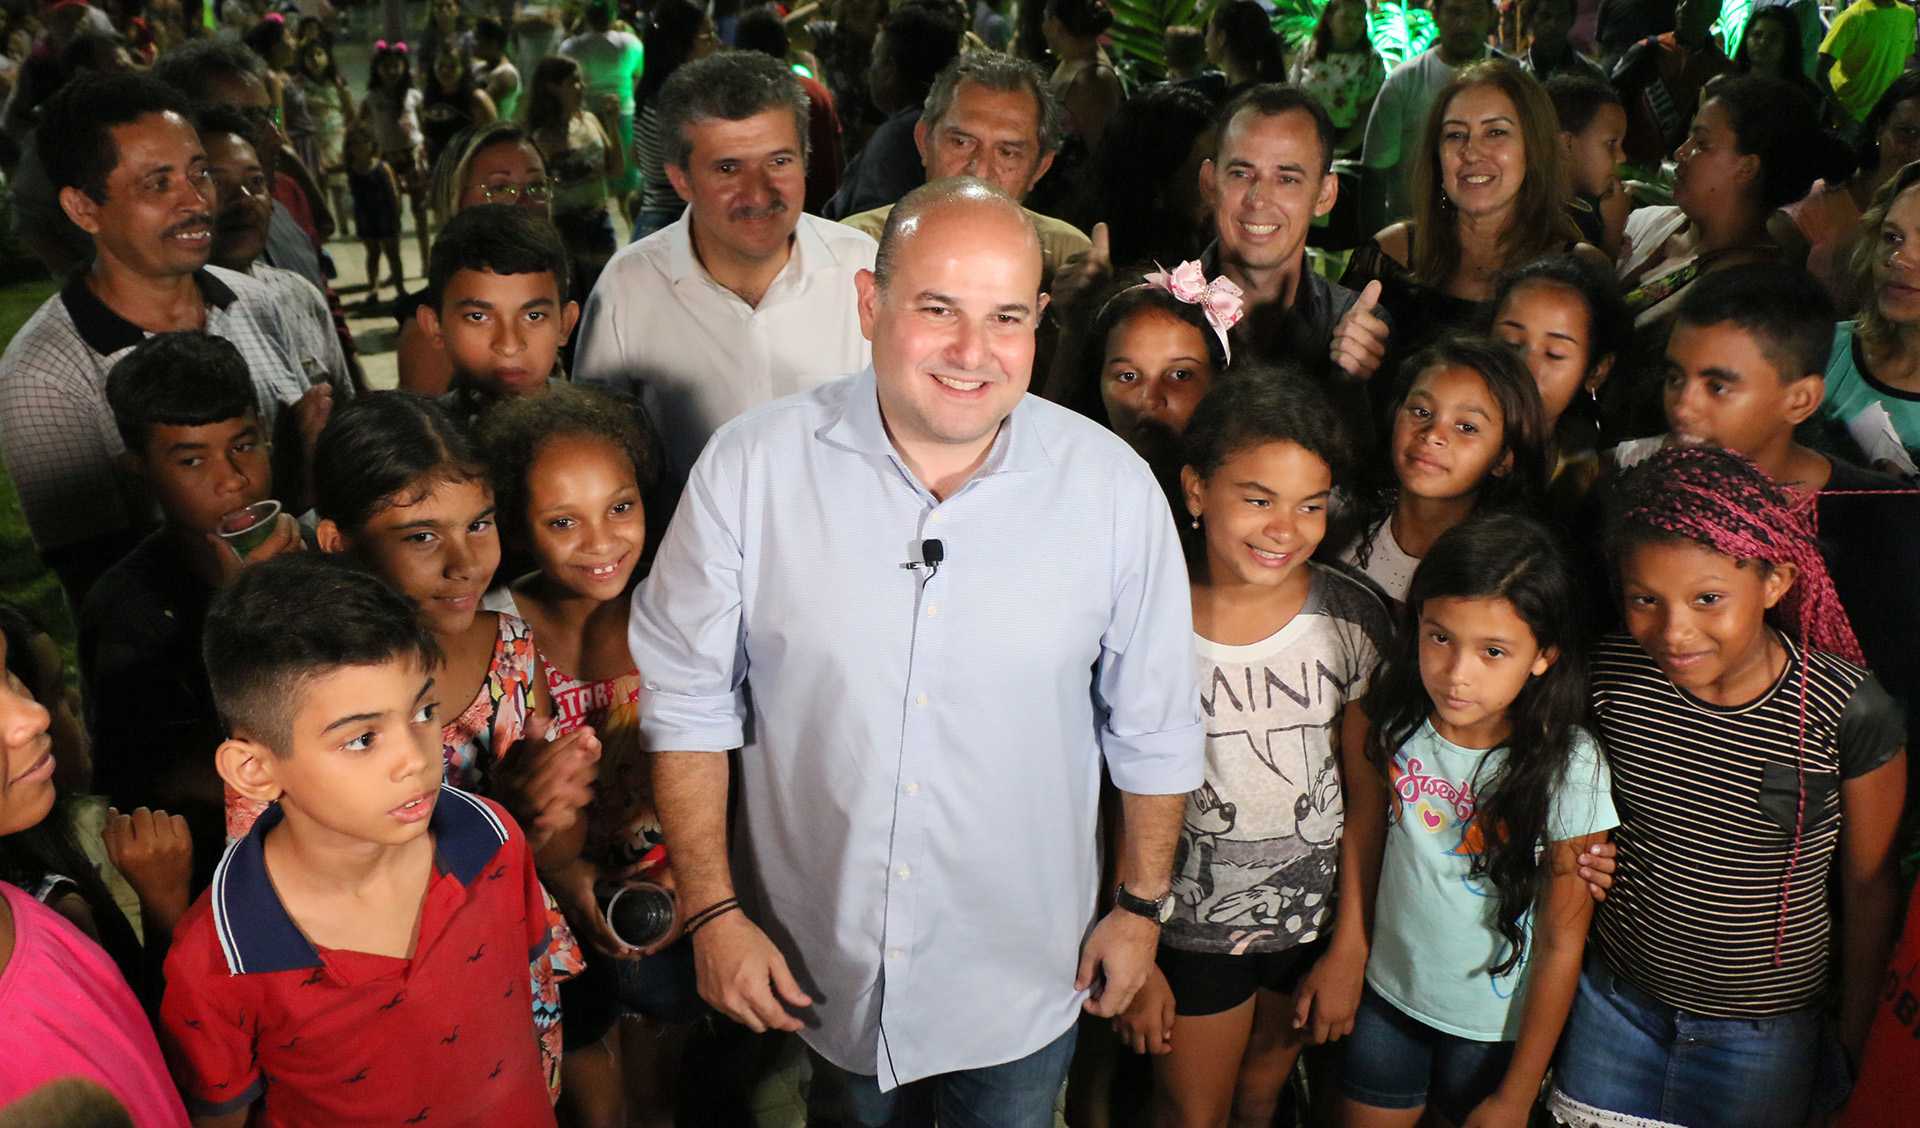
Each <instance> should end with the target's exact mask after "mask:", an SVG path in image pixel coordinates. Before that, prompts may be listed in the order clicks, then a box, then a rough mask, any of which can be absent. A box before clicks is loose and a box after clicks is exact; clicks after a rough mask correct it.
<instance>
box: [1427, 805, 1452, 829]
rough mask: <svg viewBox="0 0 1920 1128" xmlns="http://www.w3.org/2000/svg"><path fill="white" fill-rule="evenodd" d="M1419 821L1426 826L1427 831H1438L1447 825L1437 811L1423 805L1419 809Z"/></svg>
mask: <svg viewBox="0 0 1920 1128" xmlns="http://www.w3.org/2000/svg"><path fill="white" fill-rule="evenodd" d="M1420 821H1421V822H1423V823H1425V824H1427V829H1428V830H1439V829H1440V828H1441V827H1443V826H1445V825H1447V820H1446V819H1445V818H1443V817H1441V815H1440V812H1439V811H1436V810H1434V809H1433V808H1432V807H1428V806H1425V805H1422V806H1421V808H1420Z"/></svg>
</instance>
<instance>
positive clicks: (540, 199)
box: [480, 180, 553, 204]
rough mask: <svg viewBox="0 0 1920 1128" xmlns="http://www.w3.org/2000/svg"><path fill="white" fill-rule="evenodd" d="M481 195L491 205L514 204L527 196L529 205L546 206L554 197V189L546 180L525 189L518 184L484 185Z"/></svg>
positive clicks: (536, 182) (481, 188)
mask: <svg viewBox="0 0 1920 1128" xmlns="http://www.w3.org/2000/svg"><path fill="white" fill-rule="evenodd" d="M480 194H481V195H482V196H484V197H486V200H487V202H488V203H489V204H512V203H514V202H515V201H517V200H519V199H520V197H522V196H525V197H526V198H527V201H528V202H529V203H535V204H544V203H546V202H547V200H548V199H550V198H551V197H552V196H553V189H552V188H550V187H548V186H547V182H546V181H544V180H537V181H535V182H533V183H532V184H528V185H526V186H524V187H522V186H520V185H516V184H482V185H481V186H480Z"/></svg>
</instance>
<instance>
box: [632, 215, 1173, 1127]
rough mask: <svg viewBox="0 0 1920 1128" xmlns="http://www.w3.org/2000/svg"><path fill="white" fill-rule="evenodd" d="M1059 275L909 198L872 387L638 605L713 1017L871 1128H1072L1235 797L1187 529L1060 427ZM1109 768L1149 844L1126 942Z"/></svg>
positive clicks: (709, 466) (646, 718)
mask: <svg viewBox="0 0 1920 1128" xmlns="http://www.w3.org/2000/svg"><path fill="white" fill-rule="evenodd" d="M1040 269H1041V266H1040V248H1039V243H1038V240H1037V238H1036V237H1035V235H1034V232H1033V228H1032V226H1031V224H1030V223H1029V222H1028V221H1027V220H1026V218H1025V217H1024V216H1023V215H1022V214H1021V212H1020V210H1019V207H1018V205H1017V204H1015V203H1014V202H1013V201H1012V200H1011V199H1010V198H1009V197H1007V196H1006V195H1004V194H1003V193H1001V192H999V191H998V190H997V189H994V188H991V187H989V186H988V185H986V184H984V183H982V182H980V181H977V180H969V179H964V178H962V179H956V180H948V181H939V182H936V183H934V184H931V185H928V186H926V187H925V188H922V189H919V190H917V191H916V192H915V193H913V194H910V195H909V196H908V197H907V198H906V199H905V200H903V201H902V202H901V204H900V205H899V206H898V207H897V208H896V209H895V211H894V213H893V215H892V216H891V217H890V218H889V224H888V228H887V231H886V232H885V237H884V238H883V240H882V243H881V251H880V256H879V261H878V264H877V271H878V274H877V275H876V274H874V273H868V272H863V273H862V274H861V276H860V278H859V287H860V303H859V305H860V317H861V328H862V332H863V333H864V334H865V335H866V336H867V337H868V338H869V339H870V340H871V341H872V343H873V367H872V368H870V369H868V370H867V371H865V372H862V373H859V374H857V375H854V376H849V377H847V378H845V379H843V380H840V381H837V382H835V383H832V384H828V385H825V386H823V387H821V388H818V389H815V390H814V391H812V392H808V393H805V394H802V395H799V396H793V397H789V398H787V399H784V400H779V401H776V402H774V403H771V404H768V405H766V406H765V407H762V408H759V409H757V410H755V411H752V412H749V413H747V414H746V415H743V416H741V417H740V418H738V419H736V420H735V421H733V422H732V423H730V424H728V425H727V426H725V427H723V428H721V430H720V431H719V433H717V434H716V435H715V436H714V438H713V441H712V442H711V443H709V444H708V446H707V448H706V450H705V451H704V452H703V453H702V454H701V456H700V459H699V461H698V462H697V463H696V465H695V467H694V470H693V474H692V478H691V480H690V481H689V483H688V486H687V492H686V495H685V497H684V498H683V500H682V502H681V505H680V509H679V511H678V512H677V513H676V514H675V516H674V521H673V526H672V528H671V529H670V530H669V531H668V533H667V537H666V540H665V542H664V544H663V545H662V548H661V551H660V556H659V560H658V563H657V564H656V565H655V567H654V570H653V573H652V575H651V576H650V577H649V579H648V580H647V582H646V584H645V585H644V586H643V587H642V589H641V591H640V592H639V594H638V595H637V596H636V597H635V601H634V609H633V619H632V629H631V635H630V640H631V643H632V649H633V657H634V660H635V662H636V663H637V664H638V666H639V669H640V671H641V677H642V679H643V682H644V684H645V686H646V692H645V693H644V694H643V695H642V698H641V710H642V725H643V727H644V729H645V732H646V734H647V737H648V740H649V744H650V745H651V747H653V748H655V749H660V750H662V751H659V752H657V753H656V757H655V771H654V776H655V789H656V797H657V802H658V805H659V810H660V815H661V822H662V825H663V827H664V828H665V832H666V836H667V844H668V849H669V851H670V853H671V855H672V858H673V864H674V869H675V874H676V878H677V880H678V883H679V890H680V897H681V906H682V909H683V912H684V914H685V916H686V917H687V919H688V920H689V921H690V922H691V924H692V926H693V928H694V933H695V936H694V946H695V954H696V958H697V962H698V966H699V972H700V986H701V993H702V994H703V995H704V996H705V997H706V998H707V999H708V1000H709V1001H711V1002H713V1003H714V1004H715V1005H716V1006H717V1007H719V1008H720V1009H721V1010H722V1011H724V1012H726V1013H728V1014H730V1015H732V1016H733V1017H735V1018H736V1019H738V1020H740V1021H742V1022H744V1023H746V1024H747V1025H748V1026H751V1027H753V1028H754V1029H756V1030H758V1029H766V1028H780V1029H789V1030H800V1031H801V1034H802V1037H803V1038H804V1039H805V1040H806V1041H807V1043H808V1045H809V1046H810V1047H811V1048H812V1050H813V1051H814V1053H815V1054H816V1055H817V1058H816V1065H822V1066H825V1067H827V1068H831V1069H835V1070H837V1071H839V1072H840V1073H841V1074H842V1075H843V1076H842V1077H841V1080H842V1081H843V1082H844V1085H843V1087H844V1088H845V1090H846V1092H847V1107H846V1108H844V1109H842V1110H841V1112H842V1115H843V1116H844V1117H846V1118H847V1120H848V1122H849V1123H852V1124H861V1125H865V1124H874V1125H878V1124H881V1123H884V1122H885V1119H886V1118H887V1117H888V1116H889V1115H891V1114H892V1113H893V1111H894V1109H895V1102H896V1101H897V1099H898V1097H899V1096H900V1093H901V1087H902V1086H917V1087H919V1088H923V1089H930V1090H931V1093H930V1094H929V1095H930V1097H931V1099H932V1100H933V1102H934V1106H935V1107H936V1109H946V1110H949V1112H948V1113H947V1116H946V1118H947V1119H950V1118H951V1116H952V1114H953V1113H955V1112H957V1111H958V1110H962V1109H964V1110H966V1111H967V1113H968V1115H969V1116H970V1117H971V1119H968V1120H967V1121H966V1123H969V1124H993V1125H1005V1126H1007V1128H1025V1126H1027V1125H1036V1126H1038V1125H1050V1124H1051V1123H1052V1108H1053V1099H1054V1096H1055V1094H1056V1093H1057V1092H1058V1089H1059V1086H1060V1082H1061V1080H1062V1079H1063V1078H1064V1076H1065V1073H1066V1067H1067V1062H1068V1060H1069V1059H1070V1057H1071V1055H1072V1047H1073V1030H1074V1026H1075V1020H1076V1017H1077V1015H1078V1013H1079V1012H1080V1011H1081V1009H1082V1008H1083V1006H1084V1008H1085V1009H1086V1010H1088V1011H1091V1012H1092V1013H1094V1014H1097V1015H1102V1016H1111V1015H1114V1014H1117V1013H1119V1012H1120V1011H1122V1010H1124V1009H1125V1007H1126V1005H1127V1003H1128V1002H1129V1001H1130V1000H1131V998H1132V995H1133V993H1134V992H1135V991H1136V990H1137V989H1138V988H1139V986H1140V984H1141V983H1142V982H1143V981H1144V980H1145V977H1146V974H1147V972H1148V970H1149V968H1150V967H1151V965H1152V961H1153V955H1154V950H1155V948H1156V946H1157V944H1158V941H1159V924H1158V917H1159V915H1160V912H1159V910H1160V907H1161V906H1162V905H1163V904H1164V903H1165V902H1164V898H1165V896H1166V894H1167V889H1168V879H1169V872H1170V869H1171V863H1172V858H1173V852H1174V845H1175V841H1176V837H1177V834H1178V830H1179V824H1180V816H1181V812H1182V809H1183V806H1184V802H1185V795H1186V793H1187V792H1188V791H1190V790H1192V789H1193V788H1195V787H1197V786H1199V784H1200V781H1201V771H1202V740H1203V736H1202V729H1201V725H1200V711H1199V693H1198V687H1197V685H1196V683H1195V678H1194V672H1193V671H1194V666H1193V649H1192V646H1193V644H1192V618H1191V611H1190V607H1189V600H1188V595H1187V581H1186V570H1185V567H1184V564H1183V562H1182V558H1181V554H1180V550H1179V545H1178V542H1177V537H1176V534H1175V531H1174V527H1173V522H1172V518H1171V516H1170V514H1169V512H1168V509H1167V504H1166V500H1165V495H1164V494H1162V493H1161V492H1160V490H1159V488H1158V486H1157V485H1156V484H1155V482H1154V479H1153V476H1152V474H1151V473H1150V472H1149V471H1148V469H1147V467H1146V464H1145V463H1143V462H1141V461H1140V459H1139V458H1138V457H1137V456H1135V455H1134V454H1133V453H1132V451H1130V450H1129V449H1128V448H1127V447H1126V445H1125V444H1124V443H1122V442H1121V441H1120V440H1118V439H1117V438H1115V437H1114V436H1113V435H1111V434H1110V433H1108V432H1107V431H1105V430H1104V429H1102V428H1100V427H1098V426H1096V425H1094V424H1092V423H1090V422H1088V421H1087V420H1085V419H1083V418H1081V417H1080V416H1078V415H1075V414H1073V413H1071V412H1068V411H1066V410H1064V409H1061V408H1059V407H1057V406H1055V405H1053V404H1050V403H1047V402H1045V401H1043V400H1040V399H1038V398H1037V397H1034V396H1030V395H1027V394H1026V387H1027V382H1028V379H1029V376H1030V374H1031V369H1032V359H1033V330H1034V326H1035V325H1036V324H1037V323H1038V320H1039V317H1040V315H1041V313H1042V311H1043V310H1044V308H1045V302H1046V299H1045V297H1044V295H1041V294H1039V293H1038V290H1039V283H1040ZM735 748H739V749H740V755H739V763H740V770H741V779H740V781H739V784H740V810H739V818H738V823H737V825H736V826H735V827H734V828H733V836H732V837H733V841H732V851H731V853H732V858H731V863H730V862H729V858H728V852H727V846H726V844H727V838H728V835H727V829H728V828H727V824H726V818H725V812H726V796H727V785H728V773H729V768H728V758H727V757H726V755H724V753H726V752H727V751H729V750H731V749H735ZM716 753H718V754H716ZM1103 761H1104V763H1105V765H1106V769H1107V773H1108V774H1109V776H1110V777H1111V778H1112V780H1113V782H1114V784H1115V785H1116V786H1117V787H1118V788H1119V790H1120V792H1121V795H1122V803H1123V805H1124V812H1125V818H1124V820H1123V823H1124V829H1123V830H1122V831H1121V833H1120V838H1119V850H1118V857H1119V863H1118V867H1117V874H1116V875H1115V876H1116V878H1117V879H1118V883H1119V886H1120V888H1119V890H1117V891H1116V898H1117V901H1118V905H1119V906H1120V907H1116V908H1115V909H1114V910H1113V911H1112V912H1110V913H1108V914H1106V915H1105V916H1099V915H1098V914H1097V913H1096V904H1097V903H1098V901H1099V889H1098V885H1099V882H1100V877H1101V870H1100V852H1099V848H1098V844H1097V841H1096V834H1097V830H1098V827H1097V821H1098V820H1097V814H1098V798H1099V793H1100V778H1101V765H1102V762H1103ZM734 897H737V898H738V899H739V904H740V907H739V908H738V909H735V908H733V907H732V906H731V900H730V899H732V898H734Z"/></svg>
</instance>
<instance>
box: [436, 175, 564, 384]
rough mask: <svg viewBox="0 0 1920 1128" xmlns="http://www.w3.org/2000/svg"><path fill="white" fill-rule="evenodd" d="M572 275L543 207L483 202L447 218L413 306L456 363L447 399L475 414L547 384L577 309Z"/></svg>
mask: <svg viewBox="0 0 1920 1128" xmlns="http://www.w3.org/2000/svg"><path fill="white" fill-rule="evenodd" d="M567 278H568V271H567V252H566V247H565V245H564V244H563V243H562V242H561V240H560V233H559V232H558V231H555V230H554V227H553V224H552V223H551V222H549V221H548V220H547V219H546V218H545V217H543V216H539V215H535V214H534V213H532V212H530V211H527V210H526V209H524V208H515V207H510V206H508V205H506V204H486V205H483V206H481V207H477V208H468V209H466V210H465V211H462V212H460V213H459V214H457V215H455V216H454V217H453V218H452V219H451V220H448V221H447V226H446V227H445V228H444V229H442V230H441V232H440V236H439V238H437V239H435V240H434V241H433V252H432V255H431V256H430V257H429V259H428V263H427V295H426V301H425V302H424V303H422V304H421V306H420V309H419V311H418V313H417V314H416V316H417V317H418V318H419V319H420V328H421V329H422V330H423V331H424V332H425V333H426V335H427V339H428V340H430V341H432V342H433V345H434V347H435V348H438V349H440V350H441V351H442V352H444V353H446V354H447V360H448V361H449V362H450V363H451V364H452V365H453V388H452V390H451V391H449V392H448V393H447V396H446V399H445V402H446V404H447V406H448V408H449V409H450V410H452V411H453V412H454V414H455V415H457V416H459V417H460V418H463V419H467V420H472V419H473V418H475V417H476V416H478V415H479V414H480V413H481V412H483V411H484V410H485V409H486V407H487V405H488V404H490V403H493V402H494V401H496V400H500V399H506V398H510V397H514V396H522V395H527V394H529V393H532V392H536V391H538V390H540V389H542V388H544V387H546V385H547V381H549V380H551V379H552V378H553V375H554V361H555V359H556V358H557V357H558V356H559V353H560V346H562V345H564V344H566V342H567V337H568V336H569V335H571V334H572V333H573V326H574V323H575V322H577V321H578V320H579V319H580V305H579V303H578V302H573V301H569V300H567Z"/></svg>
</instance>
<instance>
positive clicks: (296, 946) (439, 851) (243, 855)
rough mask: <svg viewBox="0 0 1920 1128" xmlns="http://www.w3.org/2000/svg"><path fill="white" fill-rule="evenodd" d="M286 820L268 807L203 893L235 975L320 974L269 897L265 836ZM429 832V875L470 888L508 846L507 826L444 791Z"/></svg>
mask: <svg viewBox="0 0 1920 1128" xmlns="http://www.w3.org/2000/svg"><path fill="white" fill-rule="evenodd" d="M284 817H285V815H284V813H283V812H282V811H281V809H280V804H278V803H274V804H271V805H270V806H268V807H267V809H266V810H265V811H262V812H261V813H260V817H259V819H257V820H256V821H255V822H254V824H253V829H252V830H250V831H248V832H247V836H246V837H245V838H242V839H240V840H239V841H238V842H235V843H234V844H233V845H231V846H229V847H227V852H226V854H225V855H224V856H223V857H221V859H220V865H219V866H218V867H217V868H216V869H215V870H214V871H213V886H212V888H210V889H209V890H208V891H207V894H208V900H209V902H210V904H211V908H212V910H213V927H214V934H215V935H216V936H217V937H218V938H219V940H220V951H221V953H222V954H224V955H225V956H226V959H227V970H228V971H229V972H231V973H232V974H234V975H261V974H265V973H268V972H275V971H298V970H305V969H311V968H317V967H322V966H325V965H324V962H323V961H322V960H321V958H320V953H319V952H318V951H316V950H315V949H314V947H313V944H312V942H310V941H309V940H308V939H307V938H306V936H304V935H303V934H302V933H301V932H300V929H299V927H298V926H297V925H295V924H294V923H293V918H292V917H291V916H288V915H287V908H286V906H285V905H284V904H282V903H281V901H280V895H279V894H278V893H276V892H274V889H273V881H272V880H271V879H270V878H269V877H268V876H267V860H266V852H265V847H266V841H267V832H268V831H270V830H272V829H273V828H274V827H275V826H278V825H279V823H280V820H281V819H282V818H284ZM427 825H428V827H429V828H431V831H432V833H433V836H434V856H433V861H434V867H435V868H436V869H437V870H438V871H439V872H440V873H443V874H446V875H447V876H449V877H451V878H453V879H454V880H455V881H458V882H459V883H460V884H461V885H462V886H467V885H471V884H473V882H474V880H475V879H476V878H478V877H479V876H480V874H481V872H482V871H483V870H485V869H486V867H487V863H489V862H491V861H492V860H493V858H494V855H496V854H497V853H499V851H500V847H502V846H504V845H505V844H506V842H507V828H506V824H504V823H503V822H501V821H500V817H499V816H498V815H497V814H495V813H494V812H493V810H492V809H491V808H489V807H488V806H487V805H486V804H485V803H483V802H481V801H480V800H478V799H476V798H474V797H473V796H471V795H469V794H467V793H466V792H464V791H461V790H460V789H458V788H455V787H448V786H445V785H442V786H441V788H440V798H439V801H438V802H436V803H435V804H434V807H433V815H432V817H431V818H429V819H428V821H427Z"/></svg>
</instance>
